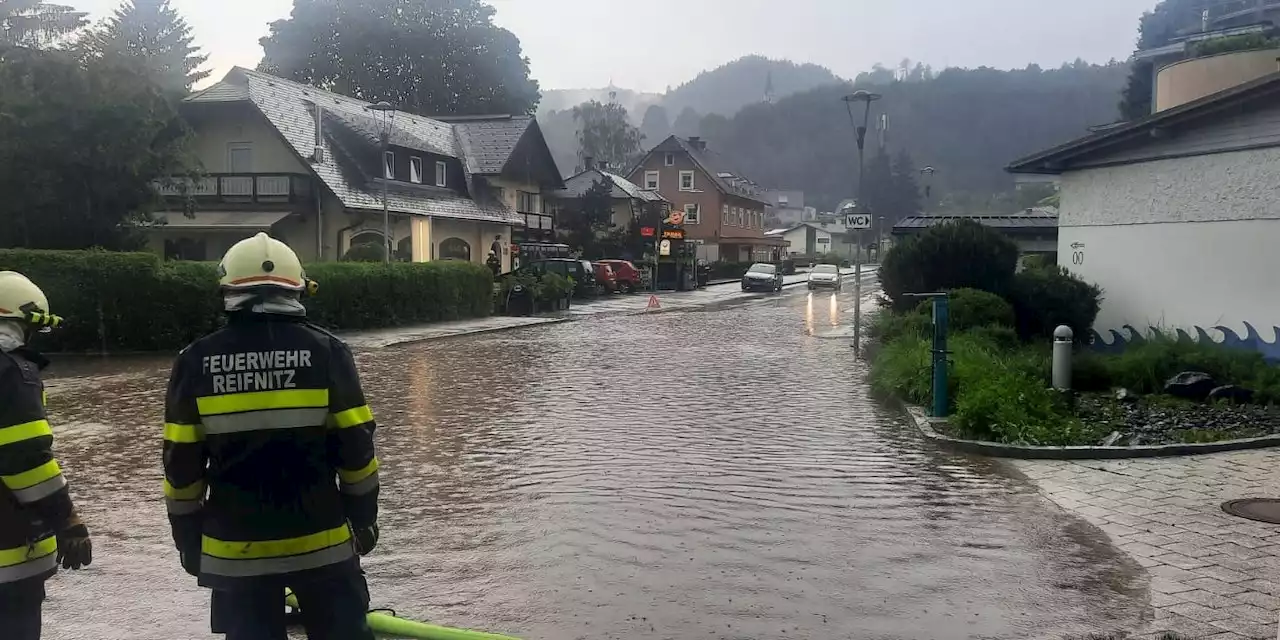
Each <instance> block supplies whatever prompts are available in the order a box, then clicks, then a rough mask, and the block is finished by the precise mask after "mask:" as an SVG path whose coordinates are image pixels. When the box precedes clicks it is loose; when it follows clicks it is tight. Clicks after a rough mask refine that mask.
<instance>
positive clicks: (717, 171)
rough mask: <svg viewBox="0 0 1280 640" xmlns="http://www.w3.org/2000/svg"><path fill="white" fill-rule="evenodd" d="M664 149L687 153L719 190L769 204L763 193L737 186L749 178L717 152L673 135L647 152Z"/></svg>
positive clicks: (656, 151) (745, 182)
mask: <svg viewBox="0 0 1280 640" xmlns="http://www.w3.org/2000/svg"><path fill="white" fill-rule="evenodd" d="M666 151H683V152H685V153H687V154H689V157H690V158H692V159H693V162H694V164H696V165H698V168H699V169H702V171H703V173H706V174H707V175H708V176H710V177H711V180H712V181H713V182H715V185H716V188H717V189H719V190H720V191H721V192H723V193H726V194H730V195H736V196H740V197H743V198H747V199H749V200H755V201H757V202H760V203H762V204H769V201H768V200H766V199H765V197H764V195H763V193H750V192H746V191H745V190H744V189H741V188H739V187H740V186H742V185H745V184H751V183H750V180H748V179H746V178H745V177H743V175H742V174H741V173H739V172H737V171H735V170H733V168H732V167H731V166H730V164H729V161H728V160H726V159H725V157H724V156H722V155H720V154H719V153H716V152H714V151H712V150H710V149H706V148H703V149H698V148H696V147H694V146H693V145H692V144H690V143H689V141H688V140H685V139H683V138H681V137H680V136H674V135H673V136H670V137H668V138H667V139H666V140H663V141H662V142H661V143H659V144H658V146H656V147H654V148H653V149H651V150H650V151H649V153H650V154H652V153H658V152H666ZM645 157H646V158H647V157H648V156H647V155H646V156H645ZM642 162H643V161H642ZM753 186H754V185H753Z"/></svg>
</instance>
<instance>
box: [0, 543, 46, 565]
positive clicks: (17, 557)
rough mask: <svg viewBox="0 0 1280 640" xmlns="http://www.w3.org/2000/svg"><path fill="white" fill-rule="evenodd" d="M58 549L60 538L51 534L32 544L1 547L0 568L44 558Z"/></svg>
mask: <svg viewBox="0 0 1280 640" xmlns="http://www.w3.org/2000/svg"><path fill="white" fill-rule="evenodd" d="M57 550H58V539H57V538H55V537H54V536H49V537H48V538H45V539H43V540H40V541H38V542H36V543H35V544H33V545H31V546H29V547H28V546H22V547H15V548H13V549H0V568H8V567H12V566H15V565H19V564H22V563H24V562H30V561H31V560H35V559H38V558H43V557H44V556H47V555H49V554H52V553H54V552H55V551H57Z"/></svg>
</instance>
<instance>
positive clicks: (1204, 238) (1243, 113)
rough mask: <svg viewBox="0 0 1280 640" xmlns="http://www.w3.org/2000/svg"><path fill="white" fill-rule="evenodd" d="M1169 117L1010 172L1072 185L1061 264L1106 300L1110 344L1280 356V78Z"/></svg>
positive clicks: (1165, 113)
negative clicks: (1153, 342) (1143, 336)
mask: <svg viewBox="0 0 1280 640" xmlns="http://www.w3.org/2000/svg"><path fill="white" fill-rule="evenodd" d="M1192 62H1194V61H1192ZM1217 63H1218V64H1220V61H1218V62H1217ZM1179 64H1180V65H1186V64H1188V62H1181V63H1179ZM1157 109H1158V111H1157V112H1156V113H1154V114H1152V115H1151V116H1148V117H1146V118H1143V119H1141V120H1137V121H1134V122H1129V123H1126V124H1123V125H1120V126H1117V127H1113V128H1109V129H1107V130H1104V131H1100V132H1098V133H1096V134H1094V135H1091V136H1088V137H1085V138H1081V139H1079V140H1075V141H1072V142H1069V143H1067V144H1064V145H1061V146H1059V147H1056V148H1054V149H1050V150H1048V151H1044V152H1042V153H1038V154H1035V155H1033V156H1030V157H1027V158H1024V159H1021V160H1018V161H1016V162H1014V163H1013V164H1012V165H1010V166H1009V170H1010V171H1012V172H1014V173H1017V174H1020V175H1022V174H1037V175H1039V176H1049V177H1052V176H1057V177H1059V178H1060V181H1061V183H1060V184H1061V209H1060V211H1059V223H1058V229H1059V233H1058V262H1059V264H1061V265H1063V266H1065V267H1067V268H1068V269H1070V270H1071V271H1073V272H1074V273H1076V274H1078V275H1079V276H1080V277H1082V278H1084V279H1085V280H1088V281H1091V282H1094V283H1096V284H1098V285H1099V286H1101V287H1102V288H1103V290H1104V296H1105V299H1104V301H1103V303H1102V310H1101V313H1099V315H1098V319H1097V322H1096V323H1095V325H1094V329H1095V331H1097V332H1099V333H1101V334H1102V335H1103V336H1105V337H1104V338H1103V340H1104V341H1105V342H1107V343H1111V342H1113V341H1114V340H1115V339H1117V338H1127V337H1129V332H1128V331H1127V330H1124V328H1125V327H1133V328H1135V329H1136V330H1137V331H1139V332H1142V333H1145V332H1146V331H1147V330H1148V329H1149V328H1152V327H1155V328H1159V329H1162V330H1166V331H1170V330H1184V331H1186V332H1187V333H1189V334H1192V335H1199V336H1200V337H1202V338H1203V337H1205V336H1208V337H1212V338H1213V339H1215V340H1225V341H1226V342H1227V343H1229V344H1236V345H1238V346H1248V347H1250V348H1254V349H1257V350H1260V351H1263V352H1264V353H1268V355H1269V356H1277V355H1280V353H1273V351H1274V350H1275V349H1276V345H1275V344H1274V343H1275V342H1276V341H1277V331H1280V330H1278V329H1274V328H1273V327H1276V326H1277V325H1280V279H1277V277H1276V275H1277V274H1278V273H1280V251H1278V250H1277V249H1278V248H1280V245H1278V242H1277V241H1280V73H1277V74H1271V75H1266V76H1263V77H1261V78H1258V79H1255V80H1252V81H1248V82H1245V83H1243V84H1238V85H1236V86H1233V87H1231V88H1228V89H1226V90H1223V91H1218V92H1216V93H1212V94H1210V95H1206V96H1203V97H1199V98H1195V99H1190V101H1189V102H1182V103H1179V104H1158V105H1157ZM1251 327H1256V328H1257V330H1258V331H1260V332H1261V334H1262V337H1263V338H1264V339H1259V337H1258V335H1257V333H1256V332H1254V331H1253V329H1251ZM1219 328H1220V329H1219ZM1112 331H1117V332H1118V333H1116V334H1112V333H1111V332H1112Z"/></svg>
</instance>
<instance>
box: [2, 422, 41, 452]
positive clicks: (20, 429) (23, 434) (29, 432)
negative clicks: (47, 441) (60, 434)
mask: <svg viewBox="0 0 1280 640" xmlns="http://www.w3.org/2000/svg"><path fill="white" fill-rule="evenodd" d="M52 435H53V429H50V428H49V421H48V420H36V421H35V422H27V423H24V424H16V425H13V426H12V427H5V428H3V429H0V447H3V446H4V445H6V444H13V443H15V442H22V441H23V440H30V439H32V438H39V437H41V436H52Z"/></svg>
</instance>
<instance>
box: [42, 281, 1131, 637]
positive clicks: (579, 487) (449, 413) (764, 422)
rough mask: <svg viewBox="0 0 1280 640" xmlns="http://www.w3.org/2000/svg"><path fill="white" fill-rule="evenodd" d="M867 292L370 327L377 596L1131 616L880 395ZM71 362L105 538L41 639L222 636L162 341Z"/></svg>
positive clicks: (606, 607) (715, 613)
mask: <svg viewBox="0 0 1280 640" xmlns="http://www.w3.org/2000/svg"><path fill="white" fill-rule="evenodd" d="M851 288H852V287H848V288H847V289H846V292H845V293H843V294H839V295H833V294H829V293H820V294H812V295H810V294H808V293H807V292H805V291H796V290H788V291H787V292H786V293H784V294H783V295H781V296H778V297H775V298H753V299H750V300H748V301H746V302H741V303H736V304H731V305H725V306H721V307H718V308H714V309H708V310H705V311H674V312H669V313H659V314H652V315H638V316H636V315H632V316H616V317H600V318H589V319H585V320H581V321H576V322H568V323H562V324H555V325H547V326H539V327H531V328H524V329H517V330H513V331H506V332H500V333H493V334H485V335H476V336H469V337H460V338H451V339H447V340H436V341H430V342H422V343H417V344H410V345H401V346H393V347H387V348H382V349H371V350H360V351H358V352H357V361H358V364H359V365H360V368H361V372H362V374H363V376H364V383H365V387H366V391H367V392H368V394H369V398H370V403H371V405H372V406H373V409H374V413H375V415H376V416H377V417H378V419H379V422H380V423H381V427H380V429H379V431H378V446H379V449H380V451H379V453H380V457H381V459H382V462H383V467H382V472H381V474H382V482H383V490H382V496H383V497H382V516H381V519H380V523H381V526H382V532H383V537H382V541H381V543H380V544H379V547H378V549H377V550H376V551H375V552H374V554H373V555H372V556H370V557H369V558H366V560H365V566H366V569H367V571H368V573H369V576H370V584H371V589H372V593H373V606H375V607H388V608H394V609H395V610H396V611H397V612H398V613H400V614H401V615H405V616H408V617H411V618H417V619H430V620H432V621H436V622H440V623H443V624H450V625H457V626H465V627H474V628H480V629H486V630H491V631H495V632H503V633H509V634H512V635H516V636H519V637H522V638H526V639H528V640H567V639H579V638H580V639H588V638H590V639H604V638H627V639H630V640H661V639H668V638H670V639H675V638H691V639H692V638H698V639H724V640H730V639H735V640H736V639H744V640H745V639H764V638H931V639H952V638H955V639H959V638H1033V637H1034V638H1038V637H1045V638H1056V637H1061V636H1062V635H1063V634H1068V633H1084V632H1089V631H1109V630H1115V629H1123V628H1129V627H1132V626H1136V625H1137V624H1138V622H1139V617H1140V616H1141V615H1142V614H1143V612H1144V610H1145V607H1146V604H1147V602H1146V595H1145V584H1144V582H1143V580H1142V579H1141V578H1140V577H1137V574H1138V571H1137V568H1136V565H1132V564H1130V563H1129V562H1128V561H1124V560H1122V559H1121V556H1119V555H1118V554H1117V553H1116V552H1114V551H1112V550H1110V549H1109V548H1108V547H1107V546H1106V545H1105V542H1104V540H1105V538H1104V537H1103V536H1102V535H1101V534H1100V533H1098V532H1096V531H1095V530H1092V529H1091V528H1089V527H1087V526H1086V525H1084V524H1082V523H1081V522H1080V521H1078V520H1074V519H1071V518H1068V517H1066V516H1064V515H1061V514H1060V513H1059V512H1057V511H1055V510H1054V509H1053V508H1052V507H1050V506H1048V505H1047V504H1046V503H1045V502H1044V501H1043V500H1041V499H1040V498H1039V497H1038V496H1037V495H1036V494H1035V493H1034V492H1033V490H1032V489H1031V488H1030V487H1029V485H1027V484H1026V483H1025V482H1024V481H1023V480H1021V479H1018V478H1015V477H1011V476H1009V475H1007V472H1005V471H1002V468H1000V467H998V466H997V465H995V464H994V463H991V462H987V461H982V460H978V459H971V458H966V457H963V456H956V455H951V454H946V453H941V452H938V451H935V450H933V449H932V448H930V447H929V446H928V445H926V444H925V443H923V442H922V441H921V440H920V439H919V438H918V437H917V436H916V435H915V434H914V433H913V432H912V431H910V430H909V429H908V428H907V427H906V426H905V424H904V423H903V421H902V420H901V419H900V418H899V417H898V416H897V414H896V413H895V412H894V411H892V410H890V409H887V408H884V407H882V406H880V405H878V404H876V403H875V402H873V401H872V400H871V399H870V398H869V397H868V389H867V385H866V382H865V376H866V369H865V367H864V365H863V364H861V363H859V362H858V361H857V360H855V358H854V355H853V350H852V349H851V348H850V347H849V340H848V338H847V337H844V336H845V335H847V333H848V323H849V322H851V315H852V305H853V298H852V294H851V293H850V292H849V289H851ZM55 367H58V368H59V369H60V371H59V372H58V373H60V374H61V375H62V376H64V377H61V378H59V379H56V380H53V381H52V382H51V384H50V408H51V413H52V419H53V420H54V421H55V422H54V425H55V426H54V429H55V433H56V434H57V437H58V452H59V457H60V458H61V459H62V461H63V464H64V468H66V469H67V474H68V476H69V477H70V479H71V482H72V489H73V492H74V495H75V498H76V500H77V504H78V506H79V508H80V510H81V512H82V514H83V516H84V519H85V521H86V522H87V523H88V525H89V527H90V529H91V531H92V532H93V533H94V535H95V536H96V537H95V540H94V543H95V562H94V564H93V566H92V567H91V568H90V569H89V570H86V571H83V572H81V573H77V574H72V573H70V572H65V573H62V574H60V575H59V576H58V577H56V578H54V579H53V580H52V581H50V583H49V590H50V599H49V603H48V604H47V605H46V620H47V622H46V637H48V638H53V639H55V640H59V639H64V640H71V639H76V640H80V639H85V640H87V639H90V638H92V639H95V640H97V639H113V638H120V639H124V638H130V639H140V640H172V639H179V638H209V637H211V636H210V635H209V633H208V631H207V629H208V625H207V603H208V594H207V592H205V591H203V590H201V589H198V588H196V587H195V585H194V579H193V578H190V577H189V576H187V575H186V574H185V573H183V572H182V570H181V568H180V567H179V566H178V559H177V553H176V552H175V551H174V550H173V548H172V544H171V541H170V536H169V529H168V524H167V521H166V519H165V515H164V506H163V503H162V500H161V499H160V478H161V474H160V460H159V457H160V456H159V451H160V437H161V435H160V434H161V427H160V425H161V404H162V399H163V392H164V384H165V380H166V378H167V374H168V370H167V368H168V361H167V358H141V359H136V360H128V361H113V362H109V363H96V364H92V365H86V364H83V363H67V364H66V365H65V366H63V365H62V363H60V364H59V365H55ZM68 376H70V377H68Z"/></svg>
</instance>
